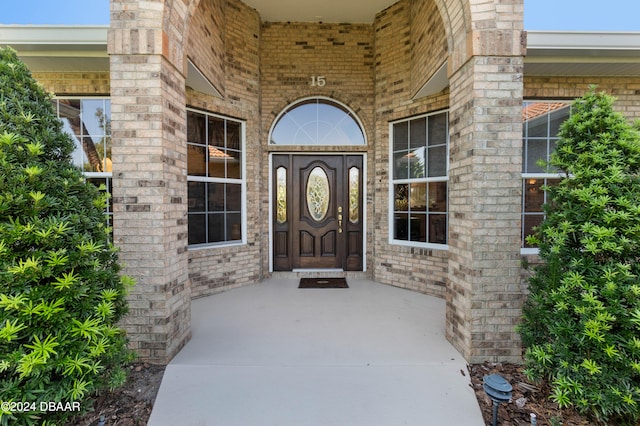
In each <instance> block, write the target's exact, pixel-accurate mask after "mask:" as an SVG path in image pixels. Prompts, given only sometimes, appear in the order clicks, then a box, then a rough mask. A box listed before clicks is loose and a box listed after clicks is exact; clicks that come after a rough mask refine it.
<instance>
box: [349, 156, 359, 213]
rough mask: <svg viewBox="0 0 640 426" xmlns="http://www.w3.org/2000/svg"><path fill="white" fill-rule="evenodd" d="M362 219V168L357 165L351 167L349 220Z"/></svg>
mask: <svg viewBox="0 0 640 426" xmlns="http://www.w3.org/2000/svg"><path fill="white" fill-rule="evenodd" d="M359 221H360V170H359V169H358V168H357V167H351V168H350V169H349V222H351V223H358V222H359Z"/></svg>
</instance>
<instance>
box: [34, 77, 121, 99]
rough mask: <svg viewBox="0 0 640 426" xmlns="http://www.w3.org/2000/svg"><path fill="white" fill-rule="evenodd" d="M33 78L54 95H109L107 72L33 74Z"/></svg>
mask: <svg viewBox="0 0 640 426" xmlns="http://www.w3.org/2000/svg"><path fill="white" fill-rule="evenodd" d="M33 78H35V79H36V80H38V82H39V83H40V84H42V86H43V87H44V88H45V90H47V91H48V92H51V93H55V94H56V95H59V96H62V95H73V96H82V95H89V96H91V95H93V96H96V95H109V92H110V79H109V73H108V72H52V73H51V72H34V73H33Z"/></svg>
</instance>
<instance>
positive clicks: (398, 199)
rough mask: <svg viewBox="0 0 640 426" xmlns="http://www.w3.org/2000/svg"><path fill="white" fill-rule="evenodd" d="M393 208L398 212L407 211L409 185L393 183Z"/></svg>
mask: <svg viewBox="0 0 640 426" xmlns="http://www.w3.org/2000/svg"><path fill="white" fill-rule="evenodd" d="M394 192H395V197H394V200H395V207H394V208H395V210H396V211H399V212H406V211H409V185H406V184H403V185H395V187H394Z"/></svg>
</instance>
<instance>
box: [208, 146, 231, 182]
mask: <svg viewBox="0 0 640 426" xmlns="http://www.w3.org/2000/svg"><path fill="white" fill-rule="evenodd" d="M207 154H208V156H209V174H208V176H209V177H217V178H223V177H225V168H226V163H227V153H226V152H224V148H223V149H220V148H217V147H215V146H208V147H207Z"/></svg>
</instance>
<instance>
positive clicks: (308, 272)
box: [271, 269, 367, 280]
mask: <svg viewBox="0 0 640 426" xmlns="http://www.w3.org/2000/svg"><path fill="white" fill-rule="evenodd" d="M271 278H273V279H277V280H298V279H300V278H353V279H366V278H367V273H366V272H361V271H343V270H342V269H294V270H293V271H277V272H272V273H271Z"/></svg>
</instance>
